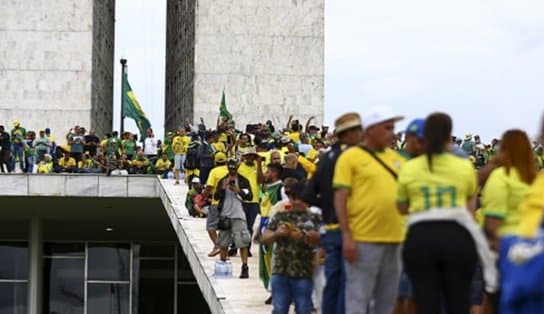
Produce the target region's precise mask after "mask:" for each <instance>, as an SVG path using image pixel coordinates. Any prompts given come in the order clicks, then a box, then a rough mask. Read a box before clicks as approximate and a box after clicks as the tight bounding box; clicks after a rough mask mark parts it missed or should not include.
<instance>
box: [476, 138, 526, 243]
mask: <svg viewBox="0 0 544 314" xmlns="http://www.w3.org/2000/svg"><path fill="white" fill-rule="evenodd" d="M499 158H500V164H501V166H500V167H499V168H496V169H495V170H493V172H492V173H491V175H490V176H489V179H487V182H486V184H485V186H484V189H483V191H482V206H483V209H484V215H485V223H484V229H485V231H486V234H487V235H488V237H489V238H490V240H491V243H492V244H493V246H494V247H495V248H497V244H498V241H499V237H500V236H503V235H516V234H517V229H518V227H519V219H520V214H519V211H518V207H519V204H520V203H521V202H522V201H523V199H524V198H525V196H526V195H527V193H528V192H529V187H530V184H531V183H532V182H533V180H534V179H535V177H536V173H537V170H536V167H535V164H534V162H533V158H534V154H533V151H532V148H531V142H530V141H529V137H528V136H527V134H526V133H525V132H524V131H521V130H508V131H506V132H505V133H504V135H503V136H502V139H501V146H500V150H499Z"/></svg>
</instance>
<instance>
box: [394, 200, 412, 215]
mask: <svg viewBox="0 0 544 314" xmlns="http://www.w3.org/2000/svg"><path fill="white" fill-rule="evenodd" d="M409 207H410V204H408V203H397V209H398V210H399V213H400V214H401V215H408V208H409Z"/></svg>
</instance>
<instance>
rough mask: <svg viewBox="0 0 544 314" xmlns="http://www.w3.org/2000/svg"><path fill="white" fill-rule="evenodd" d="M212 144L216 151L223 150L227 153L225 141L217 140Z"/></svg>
mask: <svg viewBox="0 0 544 314" xmlns="http://www.w3.org/2000/svg"><path fill="white" fill-rule="evenodd" d="M212 146H213V148H215V151H216V152H222V153H225V154H226V153H227V148H226V147H225V143H223V142H215V143H212Z"/></svg>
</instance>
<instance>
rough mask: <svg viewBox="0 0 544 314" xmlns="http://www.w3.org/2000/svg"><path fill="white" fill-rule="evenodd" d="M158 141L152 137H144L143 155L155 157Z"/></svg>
mask: <svg viewBox="0 0 544 314" xmlns="http://www.w3.org/2000/svg"><path fill="white" fill-rule="evenodd" d="M158 146H159V140H157V139H156V138H154V137H146V138H145V141H144V154H146V155H157V148H158Z"/></svg>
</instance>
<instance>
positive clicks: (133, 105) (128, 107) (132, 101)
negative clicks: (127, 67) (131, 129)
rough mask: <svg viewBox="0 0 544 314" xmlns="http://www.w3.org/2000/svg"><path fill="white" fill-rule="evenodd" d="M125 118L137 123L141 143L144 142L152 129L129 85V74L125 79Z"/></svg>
mask: <svg viewBox="0 0 544 314" xmlns="http://www.w3.org/2000/svg"><path fill="white" fill-rule="evenodd" d="M122 93H123V104H122V106H123V118H125V117H126V118H131V119H133V120H134V122H136V125H137V126H138V130H139V131H140V141H142V142H143V141H144V140H145V137H146V132H147V129H149V128H150V127H151V123H149V119H148V118H147V116H146V115H145V112H144V111H143V110H142V107H141V106H140V103H139V102H138V100H136V96H135V95H134V92H132V88H131V87H130V84H129V83H128V79H127V74H126V73H125V74H124V77H123V90H122Z"/></svg>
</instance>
